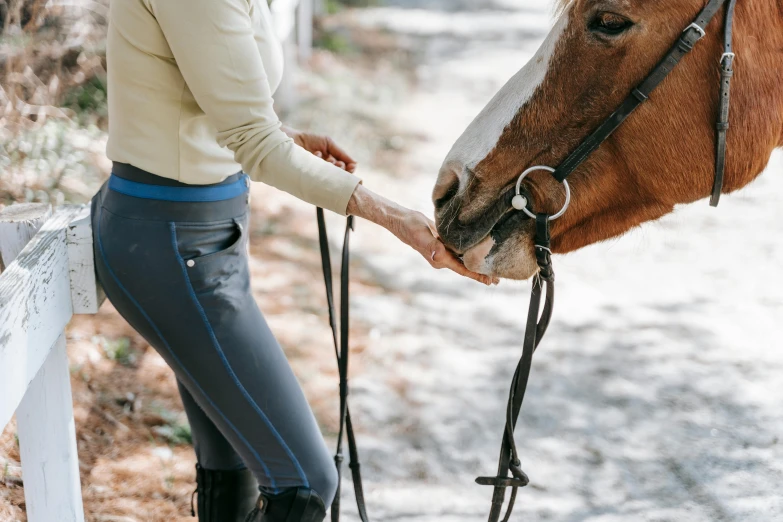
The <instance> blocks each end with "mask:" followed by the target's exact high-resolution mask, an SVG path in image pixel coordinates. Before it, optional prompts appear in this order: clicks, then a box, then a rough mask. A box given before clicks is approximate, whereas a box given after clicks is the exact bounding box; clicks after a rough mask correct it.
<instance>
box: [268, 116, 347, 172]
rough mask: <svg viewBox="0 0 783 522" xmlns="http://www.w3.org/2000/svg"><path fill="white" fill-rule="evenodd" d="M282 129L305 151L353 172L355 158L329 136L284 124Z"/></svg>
mask: <svg viewBox="0 0 783 522" xmlns="http://www.w3.org/2000/svg"><path fill="white" fill-rule="evenodd" d="M282 130H283V132H285V133H286V134H288V135H289V136H290V137H291V138H293V140H294V143H296V144H297V145H299V146H300V147H302V148H303V149H305V150H306V151H308V152H310V153H312V154H314V155H316V156H318V157H319V158H321V159H323V160H325V161H328V162H329V163H331V164H332V165H335V166H336V167H339V168H341V169H344V170H347V171H348V172H351V173H353V172H354V171H355V170H356V160H354V159H353V158H352V157H351V156H349V155H348V153H347V152H345V151H344V150H343V149H341V148H340V147H339V146H338V145H337V144H336V143H335V142H334V140H332V138H330V137H329V136H321V135H319V134H310V133H308V132H302V131H298V130H296V129H292V128H290V127H285V126H284V127H283V128H282Z"/></svg>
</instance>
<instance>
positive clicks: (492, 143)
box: [435, 11, 568, 193]
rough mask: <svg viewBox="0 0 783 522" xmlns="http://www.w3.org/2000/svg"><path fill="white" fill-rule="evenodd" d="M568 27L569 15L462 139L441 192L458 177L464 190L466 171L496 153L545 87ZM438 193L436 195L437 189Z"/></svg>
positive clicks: (441, 181) (447, 162)
mask: <svg viewBox="0 0 783 522" xmlns="http://www.w3.org/2000/svg"><path fill="white" fill-rule="evenodd" d="M566 27H568V12H567V11H566V12H565V13H563V14H562V15H561V16H560V18H559V19H558V21H557V22H556V23H555V26H554V27H553V28H552V31H551V32H550V33H549V36H547V38H546V40H544V43H543V44H542V45H541V48H539V50H538V52H536V54H535V56H533V58H532V59H531V60H530V61H529V62H528V63H527V65H525V66H524V67H523V68H522V70H520V71H519V72H518V73H517V74H515V75H514V77H513V78H511V79H510V80H509V81H508V83H506V85H504V86H503V88H502V89H501V90H500V92H498V93H497V94H496V95H495V97H494V98H492V100H491V101H490V102H489V104H488V105H487V106H486V107H485V108H484V110H482V111H481V113H479V115H478V116H476V119H474V120H473V122H472V123H471V124H470V126H468V128H467V129H466V130H465V132H464V133H463V134H462V136H460V138H459V139H458V140H457V142H456V143H455V144H454V146H453V147H452V149H451V152H449V154H448V156H447V157H446V160H445V161H444V163H443V167H442V168H441V174H440V178H439V180H438V181H439V182H438V185H439V186H440V188H441V189H443V190H447V189H448V188H449V187H450V186H451V185H452V184H453V179H454V175H455V174H456V176H457V177H458V178H459V184H460V187H459V188H460V191H462V190H463V189H464V188H465V186H466V184H467V182H468V180H467V179H466V178H467V175H466V169H473V168H475V167H476V165H478V164H479V163H480V162H481V161H482V160H483V159H484V158H486V157H487V155H489V153H490V152H492V151H493V150H494V149H495V147H496V146H497V143H498V140H500V137H501V136H502V135H503V131H504V130H505V129H506V127H508V125H509V124H510V123H511V121H512V120H513V119H514V117H515V116H516V115H517V114H518V113H519V111H521V110H522V109H524V107H525V105H527V103H528V102H529V101H530V99H531V98H532V97H533V94H535V92H536V90H537V89H538V87H539V86H540V85H541V84H542V83H544V80H545V79H546V76H547V72H548V71H549V65H550V62H551V60H552V56H553V55H554V53H555V49H556V48H557V42H558V41H559V40H560V37H561V36H562V34H563V32H564V31H565V28H566ZM435 190H436V193H437V192H438V187H436V189H435Z"/></svg>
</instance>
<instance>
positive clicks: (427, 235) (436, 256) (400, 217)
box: [347, 185, 498, 285]
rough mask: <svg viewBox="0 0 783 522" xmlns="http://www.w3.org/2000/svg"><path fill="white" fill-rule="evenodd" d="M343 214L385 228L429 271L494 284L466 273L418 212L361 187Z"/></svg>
mask: <svg viewBox="0 0 783 522" xmlns="http://www.w3.org/2000/svg"><path fill="white" fill-rule="evenodd" d="M347 212H348V214H351V215H354V216H358V217H361V218H365V219H367V220H369V221H372V222H373V223H376V224H378V225H381V226H382V227H384V228H386V229H387V230H389V231H390V232H391V233H392V234H394V235H395V236H397V238H398V239H399V240H400V241H402V242H403V243H405V244H406V245H408V246H410V247H412V248H413V249H414V250H415V251H417V252H418V253H419V254H421V255H422V256H423V257H424V259H426V260H427V262H428V263H429V264H430V265H431V266H432V267H433V268H437V269H442V268H447V269H449V270H451V271H453V272H456V273H457V274H459V275H461V276H463V277H467V278H469V279H473V280H475V281H478V282H480V283H483V284H485V285H491V284H493V283H495V284H496V283H497V282H498V281H497V279H495V278H492V277H490V276H487V275H483V274H477V273H476V272H471V271H470V270H468V269H467V268H466V267H465V265H464V264H462V261H460V260H459V259H457V257H456V256H455V255H454V254H452V253H451V252H450V251H449V250H448V249H447V248H446V246H445V245H444V244H443V243H442V242H441V241H440V239H439V238H438V233H437V231H436V230H435V223H433V222H432V220H430V219H429V218H427V217H426V216H425V215H424V214H422V213H421V212H416V211H414V210H409V209H407V208H404V207H401V206H399V205H397V204H395V203H392V202H391V201H389V200H387V199H386V198H383V197H382V196H379V195H377V194H375V193H373V192H371V191H370V190H368V189H366V188H365V187H364V186H362V185H359V186H358V187H356V191H355V192H354V193H353V196H351V200H350V201H349V202H348V210H347Z"/></svg>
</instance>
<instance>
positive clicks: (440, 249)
mask: <svg viewBox="0 0 783 522" xmlns="http://www.w3.org/2000/svg"><path fill="white" fill-rule="evenodd" d="M430 249H431V251H432V253H431V255H430V259H429V262H430V264H431V265H432V266H433V267H434V268H438V269H441V268H447V269H449V270H451V271H452V272H455V273H456V274H459V275H461V276H462V277H467V278H468V279H473V280H474V281H478V282H479V283H482V284H485V285H487V286H490V285H492V284H497V283H498V279H497V278H493V277H490V276H487V275H484V274H478V273H476V272H472V271H470V270H468V268H467V267H466V266H465V265H464V264H462V262H461V261H460V260H459V259H457V258H456V257H455V256H454V254H452V253H451V252H449V251H448V250H446V247H445V246H443V243H441V242H440V241H437V240H436V241H435V242H433V243H431V247H430Z"/></svg>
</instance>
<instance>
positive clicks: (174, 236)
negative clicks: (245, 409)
mask: <svg viewBox="0 0 783 522" xmlns="http://www.w3.org/2000/svg"><path fill="white" fill-rule="evenodd" d="M169 228H170V229H171V245H172V247H173V249H174V254H175V255H176V256H177V260H178V261H179V265H180V267H181V268H182V275H183V276H184V278H185V281H186V282H187V285H188V292H189V293H190V297H191V299H192V300H193V303H194V304H195V305H196V307H197V308H198V311H199V314H200V315H201V319H202V321H204V326H206V328H207V330H208V331H209V336H210V338H211V340H212V345H213V346H214V348H215V350H216V351H217V353H218V355H219V356H220V360H221V361H222V363H223V366H224V367H225V369H226V371H227V372H228V374H229V376H230V377H231V379H232V381H233V382H234V384H235V385H236V386H237V388H238V389H239V390H240V391H241V392H242V396H243V397H245V399H246V400H247V401H248V402H249V403H250V406H251V407H252V408H253V409H254V410H255V411H256V413H258V416H259V417H261V419H262V420H263V421H264V423H265V424H266V425H267V427H268V428H269V430H270V431H271V432H272V434H273V435H274V436H275V439H277V441H278V442H279V443H280V446H281V447H282V448H283V449H284V450H285V453H286V455H288V458H290V459H291V463H292V464H293V465H294V467H295V468H296V472H297V473H298V474H299V478H301V479H302V481H303V482H304V487H306V488H309V487H310V482H309V481H308V480H307V476H306V475H305V473H304V470H303V469H302V466H301V465H300V464H299V461H298V460H297V458H296V456H295V455H294V453H293V452H292V451H291V449H290V448H289V447H288V445H287V444H286V443H285V441H284V440H283V437H281V436H280V433H278V431H277V430H276V429H275V427H274V426H273V425H272V422H271V421H270V420H269V418H268V417H267V416H266V415H265V414H264V412H263V410H262V409H261V408H260V407H259V406H258V404H256V401H255V400H253V397H252V396H251V395H250V393H248V391H247V389H246V388H245V387H244V386H243V385H242V382H241V381H240V380H239V378H238V377H237V375H236V373H234V370H233V369H232V368H231V364H230V363H229V362H228V359H227V358H226V355H225V353H224V352H223V350H222V348H221V347H220V343H219V342H218V340H217V336H216V335H215V331H214V330H213V329H212V325H211V324H210V323H209V318H208V317H207V314H206V312H205V311H204V308H203V307H202V306H201V303H200V302H199V300H198V297H197V296H196V292H195V291H194V290H193V285H192V283H191V281H190V277H189V276H188V269H187V267H186V266H185V260H184V259H182V256H181V255H179V250H178V248H177V225H176V223H174V222H173V221H172V222H169Z"/></svg>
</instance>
